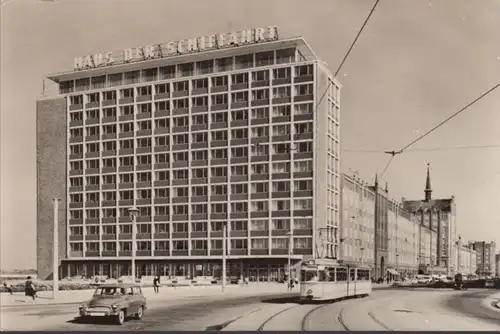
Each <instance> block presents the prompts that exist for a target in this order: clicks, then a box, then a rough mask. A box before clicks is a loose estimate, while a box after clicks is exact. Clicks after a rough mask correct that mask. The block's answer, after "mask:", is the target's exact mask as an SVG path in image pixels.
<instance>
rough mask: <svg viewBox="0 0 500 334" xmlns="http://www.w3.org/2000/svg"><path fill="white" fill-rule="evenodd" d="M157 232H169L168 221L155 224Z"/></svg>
mask: <svg viewBox="0 0 500 334" xmlns="http://www.w3.org/2000/svg"><path fill="white" fill-rule="evenodd" d="M155 232H156V233H169V228H168V224H166V223H157V224H155Z"/></svg>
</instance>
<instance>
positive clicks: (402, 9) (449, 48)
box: [0, 0, 500, 269]
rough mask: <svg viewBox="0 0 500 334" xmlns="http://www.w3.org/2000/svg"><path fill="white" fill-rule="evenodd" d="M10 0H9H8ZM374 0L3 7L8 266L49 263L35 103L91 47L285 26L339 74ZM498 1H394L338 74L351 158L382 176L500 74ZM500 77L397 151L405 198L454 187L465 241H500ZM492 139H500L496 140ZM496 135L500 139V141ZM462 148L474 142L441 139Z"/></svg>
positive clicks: (450, 191)
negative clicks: (46, 81) (42, 227)
mask: <svg viewBox="0 0 500 334" xmlns="http://www.w3.org/2000/svg"><path fill="white" fill-rule="evenodd" d="M2 2H3V1H2ZM373 3H374V2H373V1H371V0H314V1H302V0H272V1H268V0H252V1H247V0H245V1H244V0H210V1H200V0H175V1H174V0H121V1H118V0H57V1H54V2H39V1H37V0H10V1H8V2H7V3H6V4H4V5H2V11H1V21H0V24H1V32H0V34H1V90H0V94H1V98H0V100H1V104H0V117H1V119H0V120H1V123H0V124H1V127H0V184H1V186H0V189H1V192H0V208H1V209H0V210H1V215H0V219H1V220H0V222H1V224H0V232H1V233H0V236H1V243H0V245H1V247H0V255H1V257H0V259H1V260H0V261H1V262H0V267H1V268H2V269H8V268H33V267H36V263H35V262H36V253H35V247H36V242H35V240H36V239H35V233H36V151H35V134H36V133H35V119H36V109H35V101H36V99H37V97H38V96H40V94H41V90H42V78H43V77H44V76H46V75H47V74H50V73H56V72H62V71H70V70H72V67H73V59H74V57H77V56H83V55H87V54H92V53H98V52H106V51H114V50H120V49H124V48H127V47H135V46H141V45H147V44H153V43H165V42H169V41H175V40H180V39H184V38H190V37H196V36H205V35H208V34H210V33H218V32H229V31H233V30H243V29H249V28H257V27H261V26H268V25H276V26H278V28H279V34H280V37H282V38H283V37H294V36H303V37H304V38H305V39H306V40H307V41H308V43H309V44H310V45H311V47H312V48H313V49H314V51H315V52H316V54H317V55H318V56H319V57H320V58H321V59H322V60H323V61H325V62H326V63H327V64H328V66H329V67H330V69H331V71H332V72H333V73H334V72H335V70H336V69H337V67H338V66H339V64H340V62H341V60H342V58H343V56H344V55H345V53H346V51H347V49H348V47H349V45H350V43H351V42H352V41H353V39H354V37H355V35H356V33H357V32H358V30H359V29H360V27H361V25H362V23H363V21H364V19H365V18H366V16H367V15H368V13H369V11H370V9H371V7H372V5H373ZM499 41H500V1H499V0H481V1H470V0H406V1H400V0H381V1H380V3H379V5H378V7H377V9H376V10H375V12H374V14H373V16H372V18H371V19H370V21H369V23H368V25H367V26H366V28H365V30H364V31H363V33H362V35H361V37H360V39H359V40H358V42H357V43H356V45H355V47H354V49H353V51H352V53H351V55H350V56H349V58H348V59H347V62H346V63H345V65H344V66H343V68H342V71H341V72H340V73H339V76H338V79H339V81H340V82H341V83H342V85H343V88H342V96H341V146H342V148H343V150H344V152H343V153H342V160H341V164H342V170H343V171H345V172H349V173H351V172H357V173H358V174H359V176H360V177H361V178H362V179H364V180H366V181H367V182H370V183H373V180H374V177H375V174H376V173H379V174H380V173H381V171H382V170H383V168H384V166H385V165H386V163H387V161H388V159H389V157H388V155H386V154H383V153H368V152H353V151H350V150H361V151H371V150H375V151H384V150H398V149H401V148H402V147H404V146H405V145H406V144H408V143H410V142H411V141H412V140H413V139H415V138H416V137H418V136H419V134H422V133H424V132H425V131H427V130H429V129H430V128H432V127H433V126H434V125H436V124H438V123H439V122H441V121H442V120H444V119H445V118H447V117H448V116H450V115H451V114H453V113H454V112H456V111H457V110H459V109H460V108H462V107H463V106H465V105H466V104H468V103H469V102H471V101H473V100H474V99H475V98H477V97H478V96H479V95H481V94H482V93H484V92H485V91H487V90H489V89H490V88H492V87H493V86H495V85H496V84H498V83H500V43H499ZM499 109H500V88H499V89H497V90H496V91H494V92H493V93H491V94H490V95H488V96H487V97H486V98H484V99H483V100H481V101H480V102H478V103H477V104H476V105H474V106H473V107H471V108H470V109H469V110H467V111H465V112H464V113H462V114H461V115H459V116H458V117H456V118H455V119H453V120H452V121H450V122H448V123H447V124H446V125H444V126H442V127H440V128H439V129H438V130H437V131H436V132H434V133H433V134H431V135H429V136H428V137H426V138H425V139H423V140H422V141H420V142H418V143H417V144H416V145H414V146H413V147H412V149H419V151H408V152H405V153H404V154H402V155H399V156H397V157H396V158H395V159H394V160H393V162H392V163H391V165H390V166H389V168H388V169H387V171H386V173H385V174H384V176H383V179H382V181H381V182H383V183H385V182H388V188H389V193H390V196H391V197H393V198H395V199H398V200H399V199H401V197H405V198H407V199H421V198H423V196H424V186H425V173H426V164H427V163H430V164H431V178H432V187H433V197H435V198H439V197H442V198H447V197H450V196H452V195H455V197H456V201H457V224H458V231H459V234H460V235H461V236H462V239H464V240H495V241H496V242H497V244H500V216H499V214H498V212H499V211H498V207H500V113H499ZM491 145H493V146H491ZM495 145H496V147H495ZM461 146H488V147H482V148H471V149H447V150H428V149H435V148H450V147H451V148H453V147H461Z"/></svg>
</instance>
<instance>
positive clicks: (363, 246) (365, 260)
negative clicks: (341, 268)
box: [340, 174, 375, 268]
mask: <svg viewBox="0 0 500 334" xmlns="http://www.w3.org/2000/svg"><path fill="white" fill-rule="evenodd" d="M341 194H342V196H341V197H342V201H341V217H342V218H341V231H340V241H341V243H340V247H341V249H340V258H341V259H342V260H343V261H344V262H346V263H349V264H355V265H367V266H370V267H372V268H374V267H375V237H374V236H375V194H374V193H373V191H371V190H370V189H369V187H368V184H367V183H365V182H364V181H362V180H361V179H359V178H358V177H356V176H349V175H347V174H341Z"/></svg>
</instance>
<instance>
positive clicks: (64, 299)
mask: <svg viewBox="0 0 500 334" xmlns="http://www.w3.org/2000/svg"><path fill="white" fill-rule="evenodd" d="M388 288H391V286H390V285H389V284H373V285H372V289H373V290H380V289H388ZM93 291H94V290H72V291H71V290H64V291H59V292H58V295H57V300H53V299H52V291H40V292H38V298H37V299H35V301H32V300H31V298H29V297H27V296H25V295H24V293H23V292H17V293H14V294H13V295H9V294H7V293H2V294H0V307H14V306H30V305H53V304H59V305H60V304H79V303H81V302H84V301H86V300H89V299H90V298H91V297H92V294H93ZM142 291H143V293H144V296H145V297H146V298H147V299H148V301H159V300H165V299H168V300H173V299H184V298H193V297H205V296H220V295H229V296H231V295H246V294H251V295H255V294H268V293H280V292H283V293H286V292H290V291H289V290H288V289H287V286H286V284H279V283H250V284H248V285H246V284H242V285H236V284H231V285H227V286H226V289H225V291H224V292H222V286H221V285H209V286H190V287H165V286H164V287H161V288H160V293H158V294H157V293H154V290H153V288H152V287H144V288H142ZM291 292H295V293H299V292H300V288H299V287H298V286H297V287H295V289H294V290H293V291H291Z"/></svg>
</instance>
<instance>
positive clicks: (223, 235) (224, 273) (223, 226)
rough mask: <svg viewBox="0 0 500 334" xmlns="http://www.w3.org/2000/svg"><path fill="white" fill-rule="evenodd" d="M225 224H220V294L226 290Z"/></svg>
mask: <svg viewBox="0 0 500 334" xmlns="http://www.w3.org/2000/svg"><path fill="white" fill-rule="evenodd" d="M226 234H227V222H223V223H222V292H224V290H225V289H226V247H227V245H226V242H227V238H226Z"/></svg>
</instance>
